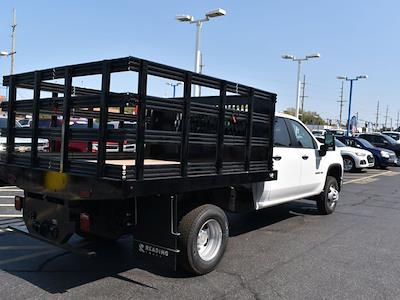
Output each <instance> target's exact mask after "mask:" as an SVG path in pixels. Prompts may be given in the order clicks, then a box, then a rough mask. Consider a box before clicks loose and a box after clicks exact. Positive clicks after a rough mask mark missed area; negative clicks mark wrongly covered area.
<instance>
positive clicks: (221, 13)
mask: <svg viewBox="0 0 400 300" xmlns="http://www.w3.org/2000/svg"><path fill="white" fill-rule="evenodd" d="M225 15H226V11H225V10H224V9H222V8H217V9H214V10H212V11H209V12H208V13H206V17H208V18H216V17H222V16H225Z"/></svg>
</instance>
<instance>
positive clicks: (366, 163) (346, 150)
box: [318, 138, 375, 172]
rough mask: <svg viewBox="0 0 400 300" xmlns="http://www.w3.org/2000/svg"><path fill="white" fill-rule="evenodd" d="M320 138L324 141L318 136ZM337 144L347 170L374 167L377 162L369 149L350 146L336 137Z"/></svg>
mask: <svg viewBox="0 0 400 300" xmlns="http://www.w3.org/2000/svg"><path fill="white" fill-rule="evenodd" d="M318 140H319V141H320V142H323V141H324V140H323V139H322V138H318ZM335 146H336V147H337V148H338V149H339V150H340V154H341V155H342V158H343V169H344V171H345V172H354V171H361V170H362V169H364V168H372V167H373V166H374V164H375V160H374V156H373V155H372V153H371V152H369V151H367V150H364V149H356V148H353V147H348V146H347V145H346V144H344V143H342V142H341V141H340V140H338V139H337V138H335Z"/></svg>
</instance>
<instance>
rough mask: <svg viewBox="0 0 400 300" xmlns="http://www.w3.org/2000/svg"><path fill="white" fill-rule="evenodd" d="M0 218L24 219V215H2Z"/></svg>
mask: <svg viewBox="0 0 400 300" xmlns="http://www.w3.org/2000/svg"><path fill="white" fill-rule="evenodd" d="M0 218H22V215H0Z"/></svg>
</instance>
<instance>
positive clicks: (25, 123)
mask: <svg viewBox="0 0 400 300" xmlns="http://www.w3.org/2000/svg"><path fill="white" fill-rule="evenodd" d="M17 122H18V123H19V125H21V127H29V124H30V122H31V119H21V120H18V121H17Z"/></svg>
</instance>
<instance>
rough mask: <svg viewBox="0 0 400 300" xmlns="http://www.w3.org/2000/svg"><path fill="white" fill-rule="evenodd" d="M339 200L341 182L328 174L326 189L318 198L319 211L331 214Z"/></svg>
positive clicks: (323, 213)
mask: <svg viewBox="0 0 400 300" xmlns="http://www.w3.org/2000/svg"><path fill="white" fill-rule="evenodd" d="M332 189H334V190H335V191H333V190H332ZM330 193H331V194H330ZM332 193H333V194H332ZM338 200H339V184H338V182H337V180H336V178H335V177H331V176H327V177H326V182H325V186H324V190H323V191H322V193H321V194H320V195H319V197H318V198H317V209H318V212H319V213H320V214H322V215H329V214H331V213H333V212H334V211H335V209H336V205H337V201H338Z"/></svg>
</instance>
